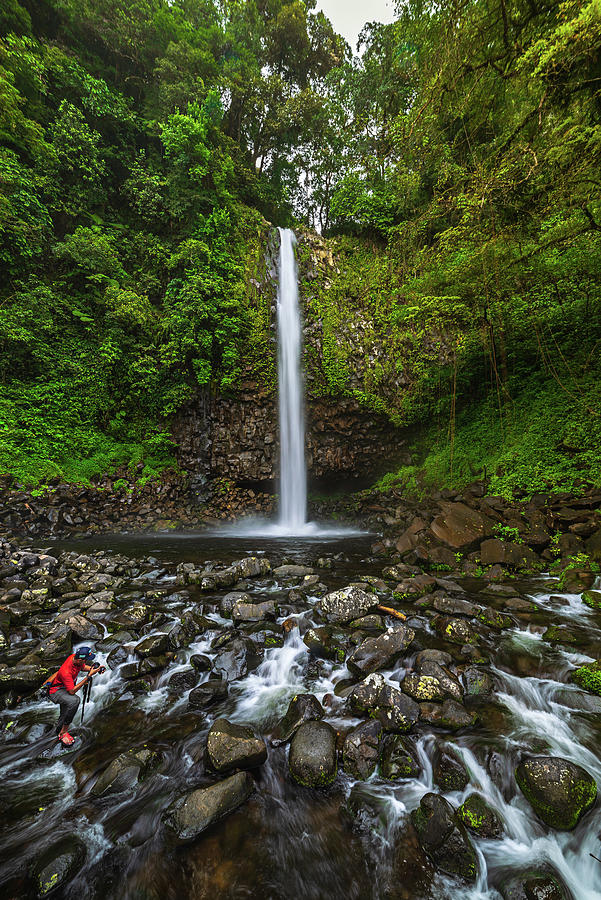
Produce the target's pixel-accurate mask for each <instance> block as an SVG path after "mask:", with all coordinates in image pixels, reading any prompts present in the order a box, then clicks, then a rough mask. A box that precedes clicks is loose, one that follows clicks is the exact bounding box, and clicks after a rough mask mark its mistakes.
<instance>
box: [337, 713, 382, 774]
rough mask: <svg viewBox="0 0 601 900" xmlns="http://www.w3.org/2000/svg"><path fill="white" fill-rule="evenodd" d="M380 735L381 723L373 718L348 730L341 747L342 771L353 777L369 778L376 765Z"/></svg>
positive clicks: (378, 756) (378, 755)
mask: <svg viewBox="0 0 601 900" xmlns="http://www.w3.org/2000/svg"><path fill="white" fill-rule="evenodd" d="M382 737H383V730H382V725H381V723H380V722H378V721H375V720H374V721H369V722H362V723H361V725H357V727H356V728H353V729H352V730H351V731H349V733H348V734H347V736H346V738H345V740H344V745H343V747H342V759H343V767H344V771H345V772H347V773H348V774H349V775H352V776H353V778H359V779H362V780H364V779H366V778H369V776H370V775H372V774H373V773H374V772H375V770H376V767H377V765H378V761H379V758H380V745H381V741H382Z"/></svg>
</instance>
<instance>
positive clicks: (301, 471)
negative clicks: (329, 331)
mask: <svg viewBox="0 0 601 900" xmlns="http://www.w3.org/2000/svg"><path fill="white" fill-rule="evenodd" d="M278 231H279V232H280V259H279V286H278V389H279V417H280V518H279V527H280V528H282V529H283V530H285V531H288V532H289V533H292V534H294V533H295V532H299V531H301V530H302V529H303V528H304V526H305V524H306V516H307V466H306V463H305V416H304V409H303V382H302V376H301V365H300V362H301V359H300V357H301V335H302V330H301V316H300V308H299V303H298V274H297V270H296V257H295V255H294V247H295V245H296V238H295V237H294V232H293V231H291V229H290V228H279V229H278Z"/></svg>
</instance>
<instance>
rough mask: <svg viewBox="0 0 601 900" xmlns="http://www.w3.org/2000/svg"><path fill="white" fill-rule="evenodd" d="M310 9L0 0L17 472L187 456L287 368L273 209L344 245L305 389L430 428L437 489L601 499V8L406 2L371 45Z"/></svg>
mask: <svg viewBox="0 0 601 900" xmlns="http://www.w3.org/2000/svg"><path fill="white" fill-rule="evenodd" d="M315 5H316V4H315V3H314V2H313V0H222V2H218V0H5V2H4V3H3V4H2V10H1V11H0V261H1V265H2V270H3V272H4V273H5V276H4V279H3V282H2V284H1V285H0V470H5V471H12V472H16V473H17V474H19V475H20V476H22V477H25V478H28V479H29V480H34V481H35V480H39V479H41V478H44V477H48V476H50V475H52V474H63V475H65V476H66V477H70V478H73V477H83V478H85V477H89V476H90V475H91V474H93V473H94V472H98V471H101V470H103V469H106V468H108V467H110V466H111V464H112V463H114V462H136V461H143V462H144V463H145V464H146V466H147V471H152V470H153V468H156V467H160V466H161V465H163V464H165V463H166V462H168V460H169V456H170V452H171V445H170V440H169V427H168V426H169V420H170V417H171V416H172V415H173V414H174V413H175V412H176V411H177V410H178V409H180V408H181V407H182V405H183V404H185V403H186V401H187V400H189V399H190V398H191V397H192V396H193V395H194V392H195V391H197V390H199V388H200V389H206V390H215V389H217V390H225V391H228V390H235V387H236V383H237V380H238V378H239V377H240V374H241V371H242V369H243V367H244V366H245V365H249V364H251V365H252V366H254V368H255V371H258V370H260V367H261V365H263V363H264V361H263V362H262V361H261V356H262V355H264V354H265V353H266V352H271V351H270V350H268V342H267V341H266V332H265V327H266V323H265V321H264V318H265V316H264V312H265V311H264V310H261V309H257V307H256V304H254V303H253V299H252V298H253V288H252V284H253V282H254V281H255V279H254V275H255V274H256V272H255V271H254V269H256V268H257V267H260V265H261V260H262V256H261V252H257V249H258V248H260V247H262V246H264V242H265V236H266V229H267V222H266V220H269V221H271V222H274V223H275V224H280V225H287V224H292V223H294V222H297V223H299V224H300V223H304V224H305V225H309V226H317V227H318V228H320V230H322V232H323V233H324V234H326V235H328V236H330V237H331V239H332V240H333V242H334V245H335V249H336V251H337V254H338V257H337V258H338V271H335V272H333V273H331V274H332V277H331V278H329V280H328V283H327V284H326V285H324V286H323V290H321V291H320V293H319V296H316V297H314V298H313V301H312V302H313V307H312V311H313V313H314V314H315V315H316V316H318V317H319V319H320V321H321V322H322V327H323V364H324V365H323V383H322V384H321V385H319V384H317V385H316V389H319V390H322V391H327V392H329V393H331V394H332V395H334V396H339V395H341V394H345V393H354V394H355V395H356V396H357V398H358V399H359V400H360V402H362V403H365V404H367V405H368V406H370V407H372V408H376V409H380V410H383V411H385V412H386V413H387V414H388V415H389V416H390V417H391V419H392V420H393V421H395V422H396V423H399V424H406V425H411V426H415V425H419V426H420V427H425V428H426V429H429V430H428V431H427V447H426V451H425V452H426V454H427V455H428V460H427V462H426V467H425V471H426V474H427V476H428V477H429V478H430V480H433V481H438V482H443V481H446V482H449V483H455V482H457V483H458V482H461V481H462V480H463V481H465V480H466V479H468V478H471V477H473V476H474V475H475V474H477V473H479V472H481V471H482V470H483V467H484V466H486V468H487V474H489V475H492V476H493V484H492V487H493V488H494V489H498V490H504V491H509V490H511V489H513V488H516V489H523V490H535V489H537V488H539V487H542V486H544V485H545V484H547V483H553V484H555V485H563V486H573V484H574V483H575V480H576V479H577V478H578V477H580V476H583V477H590V478H593V480H596V481H598V482H600V483H601V464H600V463H599V454H598V452H597V451H598V447H599V441H600V438H601V426H600V424H599V423H600V418H599V417H600V414H601V404H600V402H599V392H598V384H599V376H600V374H601V372H600V363H599V357H600V353H599V349H600V347H601V315H600V314H599V313H600V308H601V303H600V279H599V275H600V271H601V197H600V192H599V187H600V181H599V171H600V170H601V124H600V115H599V114H600V111H601V110H600V107H601V93H600V90H601V9H600V6H599V2H598V0H515V2H512V3H509V2H507V0H451V2H449V3H443V4H440V3H434V2H431V0H399V2H398V3H397V13H398V19H397V21H396V22H395V23H394V24H392V25H388V26H384V25H378V24H375V25H374V24H372V25H368V26H366V28H365V29H364V31H363V33H362V36H361V47H360V49H361V54H360V55H355V56H353V55H352V53H351V52H350V48H348V46H346V45H345V43H344V41H343V40H342V39H341V38H340V37H339V36H337V35H336V34H335V33H334V31H333V29H332V27H331V25H330V23H329V22H328V20H327V19H326V18H325V17H324V15H323V14H322V13H319V12H317V11H316V9H315ZM253 267H254V268H253ZM359 313H360V314H361V315H360V317H359V316H358V314H359ZM359 319H360V320H361V321H362V322H364V324H365V329H364V330H365V332H366V333H367V334H371V335H372V336H373V339H374V341H376V340H377V341H379V342H380V344H381V343H382V342H384V344H385V345H386V347H387V350H388V352H387V353H386V354H385V355H384V357H383V358H381V359H378V361H377V363H376V364H375V365H373V366H371V367H367V368H366V370H365V373H364V376H363V383H362V384H361V385H359V386H357V385H356V383H354V382H353V378H352V377H351V375H352V373H351V372H350V371H349V367H351V366H352V364H353V361H352V351H353V348H352V346H351V343H352V335H350V336H349V333H348V332H345V331H344V327H343V326H344V324H345V321H346V322H348V321H359ZM341 329H342V331H341ZM395 386H396V387H395ZM527 432H528V433H529V436H528V439H526V440H525V439H524V437H523V436H524V434H525V433H527ZM411 474H412V477H413V475H414V474H415V473H411Z"/></svg>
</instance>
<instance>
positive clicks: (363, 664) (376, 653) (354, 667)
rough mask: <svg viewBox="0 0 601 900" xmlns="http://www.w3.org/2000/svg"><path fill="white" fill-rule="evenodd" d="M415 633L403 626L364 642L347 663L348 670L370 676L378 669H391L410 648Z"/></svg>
mask: <svg viewBox="0 0 601 900" xmlns="http://www.w3.org/2000/svg"><path fill="white" fill-rule="evenodd" d="M414 637H415V632H414V631H413V629H411V628H407V627H405V626H404V625H401V626H400V627H399V628H391V629H389V630H388V631H387V632H386V633H385V634H381V635H378V637H375V638H368V639H367V640H365V641H363V642H362V643H361V644H359V646H358V647H357V649H356V650H355V651H354V653H352V654H351V656H349V658H348V659H347V661H346V664H347V666H348V668H349V669H350V670H351V672H354V673H355V674H356V675H369V674H370V673H371V672H375V671H376V670H377V669H385V668H390V667H391V666H393V665H394V663H395V662H396V661H397V659H398V658H399V656H400V655H401V654H402V653H403V652H404V651H405V650H406V649H407V648H408V647H409V645H410V644H411V642H412V640H413V638H414Z"/></svg>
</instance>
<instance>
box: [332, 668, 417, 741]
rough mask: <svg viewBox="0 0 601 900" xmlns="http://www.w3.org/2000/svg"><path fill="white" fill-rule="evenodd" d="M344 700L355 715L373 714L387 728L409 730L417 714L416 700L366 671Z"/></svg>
mask: <svg viewBox="0 0 601 900" xmlns="http://www.w3.org/2000/svg"><path fill="white" fill-rule="evenodd" d="M348 704H349V707H350V709H351V712H353V713H354V714H355V715H369V716H370V717H371V718H377V719H378V721H379V722H381V723H382V725H383V726H384V730H385V731H390V732H399V733H402V732H406V731H410V729H411V728H412V727H413V726H414V725H415V723H416V722H417V720H418V718H419V706H418V705H417V703H416V702H415V701H414V700H412V699H411V698H410V697H407V696H406V695H405V694H403V693H402V692H401V691H400V690H399V689H398V688H395V687H393V686H392V685H390V684H387V683H386V681H385V680H384V677H383V676H382V675H378V674H377V673H373V674H372V675H368V676H367V678H365V679H364V680H363V681H361V682H359V684H357V685H356V686H355V687H354V688H353V689H352V691H351V692H350V694H349V696H348Z"/></svg>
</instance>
